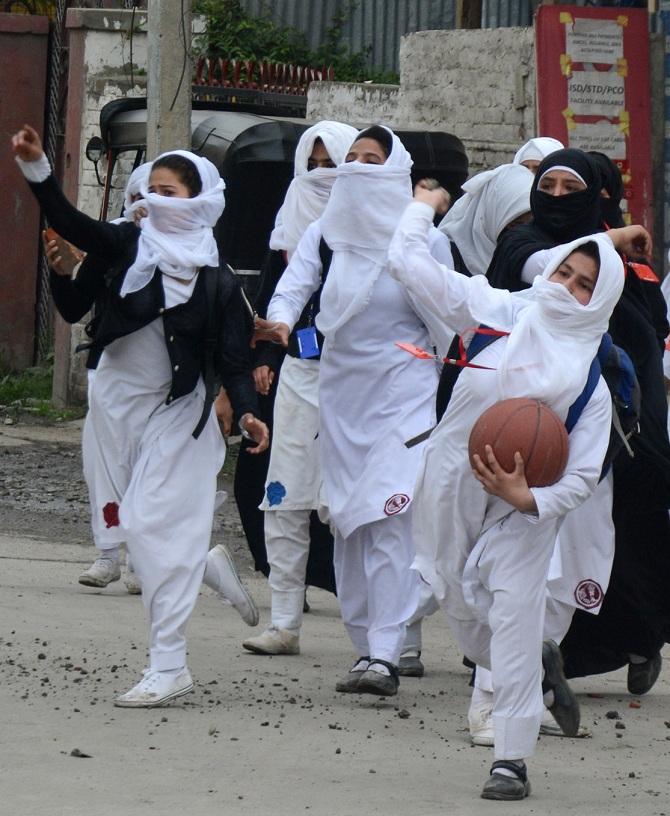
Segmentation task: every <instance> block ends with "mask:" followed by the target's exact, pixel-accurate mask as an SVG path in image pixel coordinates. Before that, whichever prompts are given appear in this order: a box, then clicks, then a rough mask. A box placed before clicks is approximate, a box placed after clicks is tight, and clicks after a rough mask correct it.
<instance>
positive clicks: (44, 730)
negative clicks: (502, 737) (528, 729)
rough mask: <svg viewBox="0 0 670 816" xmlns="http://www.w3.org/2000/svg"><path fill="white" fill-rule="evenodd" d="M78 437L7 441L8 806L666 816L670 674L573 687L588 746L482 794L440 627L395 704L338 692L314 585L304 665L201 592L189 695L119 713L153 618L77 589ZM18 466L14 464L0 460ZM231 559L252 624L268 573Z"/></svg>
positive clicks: (454, 659)
mask: <svg viewBox="0 0 670 816" xmlns="http://www.w3.org/2000/svg"><path fill="white" fill-rule="evenodd" d="M78 433H79V429H78V425H76V424H75V425H72V426H67V427H61V428H57V429H56V431H54V430H53V429H52V430H49V429H46V430H44V429H42V430H32V431H31V430H30V429H29V428H26V427H23V426H15V427H10V428H4V429H2V431H1V432H0V461H1V462H2V463H3V470H2V481H1V482H0V523H1V524H2V527H1V528H0V530H1V532H0V563H1V566H2V569H1V571H0V584H1V588H0V620H2V630H1V637H0V723H1V724H2V731H1V733H2V737H1V739H0V768H1V771H0V779H1V788H0V812H1V813H2V814H8V815H9V814H12V816H14V815H16V816H83V815H84V814H86V816H112V814H114V816H119V814H121V816H145V815H146V816H154V814H156V815H158V814H161V816H162V815H163V814H171V813H184V814H189V815H190V816H214V814H216V815H217V816H219V815H220V814H225V816H237V814H240V815H242V814H259V815H260V816H265V814H268V816H269V815H270V814H272V816H283V815H284V814H286V815H287V816H288V815H289V814H290V815H291V816H296V814H300V813H305V814H311V816H368V814H369V815H370V816H373V815H374V816H376V815H377V814H379V816H416V815H417V814H421V815H422V816H438V814H439V816H473V815H474V814H477V816H478V815H479V814H489V813H492V812H493V811H497V812H499V813H500V812H504V813H506V814H514V815H515V816H516V814H525V813H528V814H535V815H537V816H549V815H550V814H551V816H555V814H563V813H565V814H578V816H614V815H615V814H616V815H618V814H626V815H627V816H629V815H630V814H635V816H670V775H669V773H668V768H669V767H670V765H669V759H668V757H669V755H670V697H669V695H670V683H669V682H668V679H667V672H666V673H664V675H663V676H662V678H661V680H660V681H659V682H658V684H657V685H656V687H655V688H654V689H653V690H652V691H651V692H650V693H649V694H648V695H647V696H645V697H643V698H641V699H639V700H634V699H633V698H631V697H630V695H628V694H627V693H626V689H625V673H624V672H617V673H613V674H610V675H606V676H602V677H592V678H588V679H585V680H580V681H576V682H575V684H574V685H575V688H576V689H577V691H578V692H579V693H580V701H581V704H582V715H583V716H582V722H583V724H584V725H586V726H587V728H588V729H589V730H590V732H591V734H592V736H591V737H590V738H588V739H578V740H568V739H559V738H548V737H543V738H542V739H541V740H540V741H539V743H538V748H537V752H536V754H535V756H534V757H533V758H532V759H531V760H530V762H529V774H530V779H531V783H532V785H533V793H532V795H531V797H530V798H529V799H527V800H526V801H524V802H521V803H502V802H486V801H483V800H481V799H480V798H479V791H480V789H481V786H482V784H483V782H484V779H485V778H486V775H487V773H488V768H489V766H490V762H491V761H492V756H491V752H490V750H489V749H484V748H473V747H471V746H470V744H469V740H468V734H467V730H466V716H465V715H466V711H467V703H468V697H469V689H468V685H467V683H468V675H467V673H466V671H465V669H464V668H463V667H462V665H461V661H460V654H459V652H458V650H457V648H456V646H455V644H454V642H453V639H452V638H451V636H450V634H449V632H448V629H447V627H446V625H445V623H444V622H443V621H442V620H441V619H440V617H439V616H438V615H436V616H434V617H433V618H431V619H430V620H429V621H427V622H426V624H425V627H424V629H425V632H424V659H425V663H426V667H427V674H426V676H425V677H424V678H422V679H405V680H403V682H402V685H401V689H400V693H399V695H398V696H397V697H396V698H390V699H386V700H383V699H377V698H374V697H364V696H360V697H359V696H348V695H338V694H337V693H336V692H335V691H334V684H335V681H336V679H337V678H338V677H339V676H340V674H343V673H344V672H345V671H346V670H347V668H348V666H349V663H350V661H351V659H352V653H351V648H350V646H349V643H348V640H347V638H346V636H345V634H344V630H343V627H342V624H341V621H340V619H339V616H338V612H337V604H336V601H335V600H334V598H332V596H330V595H328V594H327V593H324V592H321V591H318V590H311V591H310V603H311V604H312V609H313V611H312V612H311V613H310V614H309V615H307V616H306V618H305V624H304V627H303V635H302V644H301V645H302V654H301V655H299V656H292V657H273V658H267V657H260V656H256V655H251V654H247V653H245V652H244V651H243V649H242V648H241V641H242V639H243V638H244V637H246V636H247V635H248V634H249V633H250V632H251V631H252V630H250V629H249V628H248V627H246V626H245V625H244V624H243V623H242V622H241V620H240V619H239V618H238V617H237V615H236V614H235V612H234V611H233V610H232V609H230V608H229V607H223V606H222V605H221V604H220V602H219V601H218V600H217V599H216V598H215V597H214V596H213V595H212V594H210V593H209V591H208V590H203V593H202V595H201V597H200V600H199V603H198V606H197V609H196V612H195V614H194V616H193V619H192V621H191V624H190V627H189V649H190V652H189V666H190V669H191V672H192V674H193V676H194V679H195V681H196V689H195V691H194V693H192V694H190V695H188V696H187V697H184V698H182V699H181V700H180V701H177V702H175V703H173V704H171V705H170V706H168V707H166V708H163V709H153V710H130V709H117V708H114V707H113V706H112V699H113V697H114V696H115V695H116V694H119V693H121V692H123V691H126V690H127V689H128V688H130V687H131V686H132V685H134V683H135V682H137V680H138V678H139V675H140V672H141V670H142V668H143V667H144V666H145V659H146V652H145V644H146V626H145V621H144V613H143V609H142V604H141V599H140V598H138V597H136V596H129V595H127V594H126V593H125V591H124V588H123V585H122V583H121V582H119V583H116V584H112V585H110V587H108V588H107V589H105V590H100V591H97V590H91V589H86V588H85V587H81V586H79V585H78V584H77V583H76V576H77V574H78V572H79V571H80V570H81V569H82V567H83V566H84V565H86V564H87V563H89V559H90V554H91V550H90V545H89V543H88V532H87V522H86V507H85V502H84V501H83V500H82V498H81V495H80V492H81V484H80V483H79V482H77V481H76V480H78V479H80V476H79V474H78V473H77V472H76V466H77V460H76V457H77V455H78V454H77V444H78ZM16 451H20V453H16ZM70 453H72V454H73V458H72V459H70V457H68V456H67V455H66V454H70ZM17 457H19V458H21V459H22V460H23V465H22V466H21V467H22V470H21V468H19V469H18V470H17V468H16V467H14V468H11V467H10V468H8V469H5V467H4V465H5V463H7V462H8V461H12V462H13V461H15V459H16V458H17ZM66 459H67V460H68V462H69V463H70V464H67V466H66V465H64V464H63V465H62V468H61V464H62V463H63V462H64V461H65V460H66ZM59 463H61V464H59ZM40 464H41V465H43V466H42V467H41V468H40V467H39V465H40ZM19 470H20V471H21V473H19ZM12 479H13V480H15V481H14V482H12V481H11V480H12ZM8 480H9V481H8ZM16 480H18V481H19V484H18V486H17V484H16ZM49 485H50V486H52V487H53V486H56V485H57V486H58V487H59V490H58V491H57V492H53V493H49V492H48V491H46V490H45V489H44V487H45V486H49ZM19 494H21V495H23V496H24V499H21V500H19V498H18V496H19ZM26 497H27V498H26ZM70 497H71V498H70ZM31 502H33V504H31ZM41 504H44V506H45V508H46V509H45V510H43V511H40V510H37V509H36V507H39V506H40V505H41ZM33 505H34V506H33ZM228 512H229V513H230V516H228V517H227V518H228V521H227V524H228V525H229V531H230V535H231V536H232V538H233V539H234V540H235V541H237V542H238V544H239V530H238V531H237V533H236V532H235V527H234V525H235V523H237V524H239V522H235V519H234V513H233V510H230V509H229V511H228ZM36 515H38V516H40V517H41V520H38V521H36V520H35V516H36ZM68 516H70V517H71V520H70V521H65V518H67V517H68ZM44 518H46V519H49V518H50V519H51V521H52V523H51V525H50V526H49V525H48V524H46V523H45V522H44ZM226 534H227V533H226ZM236 536H238V537H237V538H236ZM234 549H235V551H236V553H237V555H236V559H237V561H238V564H239V565H240V569H241V572H242V574H243V576H244V578H245V580H247V581H248V583H249V585H250V587H251V588H252V591H253V593H254V594H255V596H256V597H257V599H258V601H259V605H260V607H261V618H262V622H263V623H265V622H266V621H267V618H268V605H269V593H268V590H267V586H266V584H265V581H264V580H263V579H261V578H258V577H256V576H255V575H254V574H253V573H252V571H251V567H250V563H249V559H248V557H247V556H246V555H245V553H244V551H243V549H239V548H238V547H237V545H236V547H235V548H234ZM668 656H669V657H670V654H668ZM638 706H639V707H638ZM612 712H616V715H617V716H616V718H614V715H613V714H612ZM608 714H609V717H608Z"/></svg>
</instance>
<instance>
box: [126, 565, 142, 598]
mask: <svg viewBox="0 0 670 816" xmlns="http://www.w3.org/2000/svg"><path fill="white" fill-rule="evenodd" d="M123 583H124V584H125V587H126V590H127V591H128V594H129V595H141V594H142V583H141V581H140V579H139V578H138V577H137V573H136V572H135V570H134V569H133V568H132V567H128V566H126V571H125V574H124V576H123Z"/></svg>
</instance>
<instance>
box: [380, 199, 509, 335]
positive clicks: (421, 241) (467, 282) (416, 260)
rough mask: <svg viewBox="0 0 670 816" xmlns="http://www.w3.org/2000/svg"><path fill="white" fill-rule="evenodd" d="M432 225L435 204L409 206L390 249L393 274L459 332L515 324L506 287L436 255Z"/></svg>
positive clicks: (419, 301)
mask: <svg viewBox="0 0 670 816" xmlns="http://www.w3.org/2000/svg"><path fill="white" fill-rule="evenodd" d="M432 224H433V208H432V207H429V206H428V205H427V204H423V203H421V202H418V201H414V202H412V203H411V204H409V205H408V207H407V209H406V210H405V212H404V213H403V215H402V217H401V219H400V223H399V224H398V227H397V228H396V231H395V234H394V235H393V238H392V239H391V245H390V247H389V271H390V273H391V275H392V276H393V277H394V278H395V279H396V280H397V281H399V283H401V284H402V285H403V286H404V287H405V288H406V289H407V291H408V292H409V293H410V295H411V296H412V298H413V299H414V300H415V301H417V302H418V303H419V304H421V305H423V306H425V307H426V308H427V309H428V310H429V311H431V312H432V313H434V314H437V315H439V316H440V319H441V320H442V321H443V322H444V323H445V324H446V325H447V326H448V327H449V328H450V329H451V330H452V331H454V332H457V333H458V334H462V333H463V332H465V331H467V329H471V328H472V327H473V326H476V325H478V324H479V323H489V322H490V323H491V324H492V325H497V326H507V325H511V324H512V322H513V318H514V306H513V300H512V296H511V295H510V293H509V292H508V291H507V290H506V289H494V288H493V287H492V286H491V285H490V284H489V282H488V281H487V280H486V277H485V276H484V275H475V276H474V277H472V278H468V277H467V276H466V275H461V274H460V273H458V272H455V271H454V270H453V269H449V268H448V267H446V266H444V265H442V264H440V263H438V261H436V260H435V258H433V257H432V255H431V254H430V251H429V248H428V234H429V230H430V228H431V226H432ZM474 310H476V314H477V316H475V314H474Z"/></svg>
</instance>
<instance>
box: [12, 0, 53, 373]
mask: <svg viewBox="0 0 670 816" xmlns="http://www.w3.org/2000/svg"><path fill="white" fill-rule="evenodd" d="M48 35H49V21H48V19H47V18H46V17H34V16H29V15H25V14H0V100H2V102H1V103H0V145H1V146H2V149H1V150H0V212H1V213H2V236H3V239H4V240H3V241H2V256H3V258H2V261H3V262H2V264H1V265H0V365H2V366H8V367H10V368H12V369H23V368H26V367H28V366H30V365H32V363H33V354H34V348H35V301H36V296H37V262H38V247H39V227H40V212H39V207H38V206H37V202H36V201H35V198H34V197H33V195H32V193H31V192H30V190H29V189H28V186H27V185H26V183H25V182H24V181H23V179H22V177H21V174H20V172H19V170H18V168H17V166H16V164H15V162H14V158H13V156H12V154H11V152H10V150H9V149H8V145H9V140H10V137H11V136H12V134H14V133H15V132H16V131H17V130H18V129H19V128H20V127H21V126H22V125H23V124H24V123H25V122H29V123H32V124H33V126H34V127H36V128H37V130H38V131H39V132H40V134H42V128H43V124H44V97H45V86H46V70H47V48H48Z"/></svg>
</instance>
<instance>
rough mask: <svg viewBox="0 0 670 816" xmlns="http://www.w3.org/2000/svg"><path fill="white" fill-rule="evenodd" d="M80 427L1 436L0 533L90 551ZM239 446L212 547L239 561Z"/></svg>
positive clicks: (8, 431)
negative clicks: (235, 486) (219, 547)
mask: <svg viewBox="0 0 670 816" xmlns="http://www.w3.org/2000/svg"><path fill="white" fill-rule="evenodd" d="M80 434H81V423H67V426H66V425H64V424H55V425H54V426H52V427H49V426H45V425H44V424H43V423H40V424H27V423H18V424H15V425H12V426H6V427H4V428H3V431H2V432H0V529H1V530H2V531H3V532H4V533H6V534H8V535H12V534H15V535H23V536H31V537H36V538H41V539H45V540H51V541H53V543H54V544H60V543H67V544H81V545H82V547H89V546H90V545H91V529H90V513H89V506H88V493H87V490H86V483H85V482H84V478H83V475H82V463H81V446H80ZM236 454H237V446H236V445H233V446H231V447H230V449H229V451H228V457H227V461H226V466H225V468H224V470H223V472H222V473H221V475H220V478H219V489H221V490H225V491H226V492H227V493H228V496H229V498H228V500H227V501H226V502H224V504H223V505H222V506H221V507H220V508H219V510H218V511H217V513H216V519H215V525H214V533H213V536H212V541H213V543H215V544H218V543H222V542H224V541H225V543H226V544H227V546H228V547H229V548H230V549H231V550H232V551H233V552H234V553H235V558H236V561H238V563H240V560H241V561H242V562H243V563H244V564H245V565H247V566H251V565H252V560H251V556H250V554H249V550H248V547H247V543H246V539H245V538H244V534H243V531H242V525H241V523H240V518H239V515H238V513H237V507H236V506H235V502H234V499H233V473H234V463H235V459H236Z"/></svg>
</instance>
